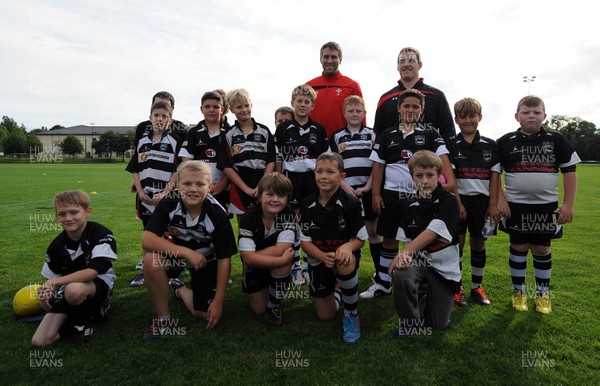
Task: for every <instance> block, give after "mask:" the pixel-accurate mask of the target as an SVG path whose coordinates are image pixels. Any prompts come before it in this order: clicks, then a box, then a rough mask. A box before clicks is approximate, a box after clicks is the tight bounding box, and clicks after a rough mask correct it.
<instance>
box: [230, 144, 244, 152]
mask: <svg viewBox="0 0 600 386" xmlns="http://www.w3.org/2000/svg"><path fill="white" fill-rule="evenodd" d="M231 150H233V152H234V154H237V153H241V152H242V147H241V146H240V145H234V146H233V147H232V148H231Z"/></svg>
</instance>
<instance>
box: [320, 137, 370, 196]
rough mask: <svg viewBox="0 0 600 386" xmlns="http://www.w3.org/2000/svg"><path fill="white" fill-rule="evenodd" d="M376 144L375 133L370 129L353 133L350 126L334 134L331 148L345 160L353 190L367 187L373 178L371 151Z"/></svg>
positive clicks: (330, 143)
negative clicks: (371, 177)
mask: <svg viewBox="0 0 600 386" xmlns="http://www.w3.org/2000/svg"><path fill="white" fill-rule="evenodd" d="M374 144H375V133H374V132H373V130H372V129H370V128H368V127H364V126H363V127H361V128H360V130H359V131H358V132H352V131H350V130H349V129H348V126H346V127H344V128H342V129H340V130H339V131H338V132H336V133H335V134H333V136H332V137H331V141H330V142H329V147H330V148H331V151H333V152H335V153H339V154H340V155H341V156H342V158H343V159H344V171H345V172H346V179H345V181H346V183H347V184H348V185H350V186H352V187H353V188H358V187H362V186H365V184H366V183H367V181H368V180H369V177H370V176H371V168H372V166H373V161H372V160H371V158H370V157H371V149H373V145H374Z"/></svg>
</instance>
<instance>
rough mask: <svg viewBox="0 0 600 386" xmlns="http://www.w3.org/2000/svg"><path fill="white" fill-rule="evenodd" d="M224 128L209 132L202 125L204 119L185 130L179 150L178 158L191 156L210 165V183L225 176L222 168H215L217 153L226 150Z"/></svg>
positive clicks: (216, 181)
mask: <svg viewBox="0 0 600 386" xmlns="http://www.w3.org/2000/svg"><path fill="white" fill-rule="evenodd" d="M225 132H226V129H225V128H224V127H221V130H220V131H217V132H214V133H212V132H210V131H209V130H208V128H207V127H206V126H205V125H204V121H201V122H200V123H198V125H197V126H195V127H193V128H191V129H190V130H189V131H188V132H187V136H186V138H185V141H183V144H182V146H181V150H180V151H179V157H180V158H184V157H185V158H191V159H193V160H198V161H204V162H206V163H207V164H208V166H210V170H211V172H212V183H213V184H216V183H218V182H220V181H221V180H222V179H223V178H225V173H224V172H223V170H221V169H219V168H217V161H218V154H219V153H220V152H227V150H226V148H225V136H224V135H225Z"/></svg>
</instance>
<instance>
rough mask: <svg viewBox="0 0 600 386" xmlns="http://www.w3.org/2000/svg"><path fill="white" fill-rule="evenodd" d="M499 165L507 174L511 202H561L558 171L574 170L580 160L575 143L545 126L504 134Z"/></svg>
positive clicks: (499, 148)
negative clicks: (527, 131) (531, 130)
mask: <svg viewBox="0 0 600 386" xmlns="http://www.w3.org/2000/svg"><path fill="white" fill-rule="evenodd" d="M497 144H498V154H499V156H500V164H501V166H502V169H503V170H504V172H505V173H506V176H505V179H504V185H505V193H504V194H505V195H506V199H507V201H509V202H513V203H520V204H547V203H551V202H557V201H558V171H559V170H560V171H561V172H562V173H568V172H574V171H575V165H576V164H578V163H579V162H581V159H579V156H578V155H577V153H576V152H575V150H573V146H571V144H570V143H569V141H568V140H567V139H566V138H565V137H564V136H563V135H562V134H560V133H558V132H556V131H547V130H545V129H544V128H543V127H542V128H540V131H538V132H537V133H535V134H533V135H530V136H527V135H525V134H523V133H522V132H521V129H519V130H517V131H516V132H512V133H508V134H505V135H503V136H502V137H501V138H500V139H499V140H498V142H497Z"/></svg>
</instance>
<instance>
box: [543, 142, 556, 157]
mask: <svg viewBox="0 0 600 386" xmlns="http://www.w3.org/2000/svg"><path fill="white" fill-rule="evenodd" d="M542 150H543V151H544V153H546V154H551V153H552V152H554V144H553V143H552V142H548V141H544V143H542Z"/></svg>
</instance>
